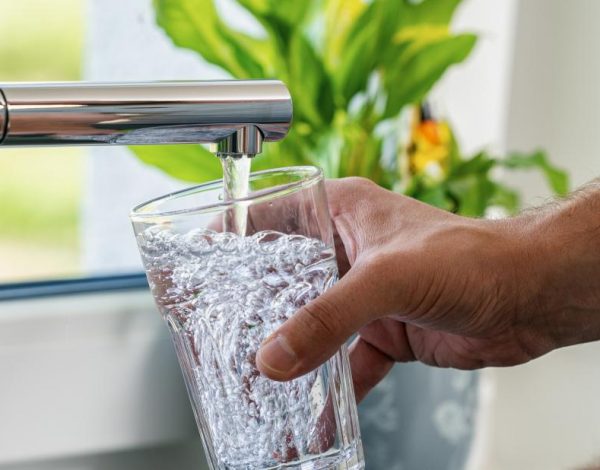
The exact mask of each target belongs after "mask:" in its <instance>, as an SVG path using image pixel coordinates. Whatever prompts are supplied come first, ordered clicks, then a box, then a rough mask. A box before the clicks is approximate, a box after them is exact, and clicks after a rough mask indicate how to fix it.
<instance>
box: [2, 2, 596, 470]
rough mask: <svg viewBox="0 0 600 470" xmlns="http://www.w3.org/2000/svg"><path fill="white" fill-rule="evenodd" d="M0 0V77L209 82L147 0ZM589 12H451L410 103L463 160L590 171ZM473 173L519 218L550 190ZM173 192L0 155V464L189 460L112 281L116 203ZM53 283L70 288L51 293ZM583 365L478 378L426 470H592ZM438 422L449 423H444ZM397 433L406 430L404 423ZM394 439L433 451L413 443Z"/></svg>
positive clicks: (563, 363)
mask: <svg viewBox="0 0 600 470" xmlns="http://www.w3.org/2000/svg"><path fill="white" fill-rule="evenodd" d="M190 3H193V2H190ZM417 3H418V2H417ZM217 5H218V7H219V11H220V12H221V13H222V15H223V16H224V17H226V18H227V19H228V22H229V23H231V24H233V25H235V26H236V27H237V28H239V29H241V30H246V31H250V32H252V31H254V30H255V29H256V27H257V26H256V24H255V21H253V18H251V17H250V15H248V14H247V13H245V12H244V11H242V10H240V9H239V7H236V5H235V4H234V2H233V1H227V0H222V1H218V2H217ZM0 7H2V8H1V11H2V14H0V82H8V81H51V80H57V81H69V80H84V79H85V80H92V81H127V80H160V79H212V78H227V76H228V75H227V73H225V72H224V71H223V70H222V69H221V68H219V67H216V66H215V65H214V64H210V63H208V62H206V61H205V60H202V58H200V57H199V56H198V55H197V54H196V53H194V52H193V51H190V50H187V49H181V48H176V47H175V46H174V45H173V44H172V42H171V40H170V39H169V37H168V36H167V34H166V33H165V31H164V30H163V29H161V28H159V27H158V26H157V25H156V20H155V11H154V10H153V8H152V2H151V1H150V0H129V1H127V2H122V1H119V0H53V1H52V2H48V1H45V0H0ZM599 17H600V2H597V1H595V0H571V1H569V2H566V1H564V0H504V1H503V2H498V1H494V0H464V1H463V2H462V4H461V5H460V6H459V7H458V10H457V12H456V14H455V15H454V18H453V20H452V30H453V31H460V32H463V31H467V32H474V33H476V34H477V35H478V37H479V39H478V41H477V44H476V45H475V47H474V49H473V51H472V52H471V54H470V56H469V57H468V58H467V59H466V61H465V62H464V63H462V64H460V65H458V66H455V67H452V68H450V69H449V71H448V72H447V73H446V74H445V75H444V76H443V78H442V79H441V80H440V81H439V82H438V83H437V84H436V85H435V87H434V88H433V89H432V90H431V92H430V93H429V94H428V98H427V101H428V103H429V104H430V105H431V107H432V109H434V110H435V112H436V113H437V115H438V117H439V119H440V120H442V119H443V120H444V121H445V120H447V121H448V122H450V123H451V124H452V129H453V133H454V136H455V138H456V140H457V141H458V142H460V146H461V149H462V152H463V153H464V154H465V155H466V154H474V153H475V152H478V151H479V150H481V149H486V151H488V152H490V153H492V154H494V155H505V154H508V153H509V152H511V151H513V150H519V151H522V152H533V151H534V150H536V149H543V150H545V151H546V152H547V154H548V156H549V158H550V159H551V161H552V162H553V164H554V165H556V166H557V167H559V168H561V169H564V170H566V172H567V173H568V174H569V176H570V183H571V187H572V188H575V187H577V186H579V185H581V184H583V183H585V182H586V181H589V180H591V179H593V178H595V177H598V176H599V175H600V157H599V155H600V143H599V141H598V139H597V131H596V126H597V123H598V122H600V91H599V89H598V86H597V84H598V83H600V55H598V51H597V44H600V30H599V29H598V28H597V24H596V23H597V21H596V19H597V18H599ZM493 176H494V178H496V179H497V180H498V181H501V182H502V183H503V184H504V183H505V184H507V185H509V186H511V187H512V188H514V189H516V190H517V191H518V192H519V193H520V194H521V195H522V199H523V203H524V205H525V206H528V205H536V204H540V203H543V202H544V201H546V200H547V199H548V198H549V197H550V196H551V194H552V191H551V189H550V187H549V186H548V185H547V183H546V181H545V180H544V178H543V175H542V173H540V172H539V171H533V170H521V171H516V172H507V171H505V170H502V169H498V171H497V172H495V173H493ZM187 184H189V183H187ZM185 185H186V183H184V182H182V181H180V180H178V179H175V178H173V177H171V176H167V175H166V174H165V173H164V172H162V171H160V170H159V169H157V168H156V167H153V166H148V165H145V164H144V163H142V162H141V161H140V160H139V159H137V158H135V156H134V155H133V154H132V153H131V151H130V150H128V149H126V148H98V149H93V150H87V149H82V148H56V149H48V148H44V149H2V150H1V151H0V201H1V203H0V283H2V287H1V288H0V377H1V379H0V380H1V383H2V384H3V385H2V387H0V469H3V470H9V469H14V470H18V469H21V470H23V469H38V468H39V469H46V468H56V469H58V468H60V469H71V468H72V469H75V468H77V469H88V468H90V469H95V468H111V469H119V468H128V469H130V468H138V467H139V468H142V467H143V468H174V467H176V466H178V468H201V467H199V466H198V465H200V464H199V463H198V462H200V461H201V457H200V454H201V452H200V444H199V442H198V440H197V438H196V437H195V429H194V425H193V422H192V418H191V413H190V408H189V405H188V404H187V400H186V399H185V392H184V391H183V388H182V385H181V380H180V378H179V375H178V374H179V372H178V369H177V364H176V362H175V360H174V358H173V353H172V350H171V348H170V345H169V342H168V338H167V337H166V330H165V331H163V327H162V325H161V323H160V319H159V318H158V315H157V314H156V313H155V312H154V307H153V305H152V301H151V299H150V296H149V294H148V293H146V292H145V291H144V290H143V289H141V288H140V289H134V288H132V289H130V290H127V289H126V288H127V287H128V286H129V287H132V286H131V285H129V284H128V285H122V286H119V282H123V283H124V282H131V279H134V284H135V283H136V282H137V283H138V284H139V286H140V287H141V286H143V280H142V277H141V276H139V273H140V272H141V264H140V262H139V259H138V254H137V250H136V247H135V242H134V239H133V236H132V234H131V229H130V227H129V222H128V219H127V214H128V212H129V210H130V209H131V207H133V205H135V204H137V203H140V202H142V201H144V200H146V199H149V198H150V197H154V196H157V195H159V194H162V193H165V192H167V191H171V190H174V189H177V188H180V187H183V186H185ZM99 276H101V277H102V279H113V280H115V281H114V282H112V284H111V287H110V288H107V289H104V288H103V287H102V286H99V285H98V284H94V282H93V280H94V279H96V280H97V279H98V277H99ZM119 276H124V277H123V278H119ZM127 276H129V277H127ZM73 278H75V279H88V280H89V283H88V284H86V286H87V287H84V288H81V287H73V286H72V285H71V287H69V285H70V284H68V282H69V281H66V282H67V284H66V288H64V286H63V284H59V285H61V286H63V288H61V289H59V290H53V289H54V287H55V286H56V284H55V282H56V281H57V280H59V282H62V281H60V280H66V279H73ZM125 278H126V281H125V280H122V281H119V279H125ZM134 287H135V286H134ZM44 289H46V291H44ZM44 292H46V293H47V292H50V293H52V294H53V295H51V296H48V295H46V294H44ZM2 299H4V300H2ZM599 357H600V346H599V345H594V344H591V345H585V346H578V347H575V348H569V349H567V350H563V351H558V352H555V353H553V354H550V355H548V356H547V357H544V358H542V359H541V360H539V361H537V362H535V363H533V364H528V365H525V366H521V367H516V368H511V369H505V370H494V369H493V370H486V371H484V372H483V373H482V374H481V375H480V377H479V387H478V389H477V403H478V406H477V412H476V414H475V416H474V417H472V418H469V423H468V425H469V426H472V427H473V429H475V431H474V432H473V434H472V435H473V436H474V439H473V442H472V445H471V447H470V448H471V451H470V452H469V455H468V458H466V459H463V461H462V462H461V463H460V464H456V462H455V463H453V464H452V466H451V465H450V464H448V466H447V467H446V466H444V464H443V463H440V464H439V466H438V467H435V468H469V469H490V470H495V469H524V470H525V469H528V470H530V469H563V468H584V467H585V466H586V465H588V466H591V465H592V464H593V463H594V462H598V459H600V401H599V400H598V399H597V397H598V396H600V374H598V358H599ZM452 419H454V418H452V416H451V417H450V418H449V421H448V422H449V423H450V424H452V423H454V424H455V425H457V426H458V425H460V420H461V419H463V418H460V417H458V418H456V419H455V421H452ZM456 420H458V424H456V423H457V421H456ZM397 432H398V433H399V435H401V434H402V433H410V432H411V428H410V423H407V424H406V426H405V427H402V426H400V428H399V429H398V430H397ZM398 439H401V437H398ZM413 442H417V445H419V446H422V447H423V450H424V452H427V453H435V452H436V450H435V448H430V446H431V442H430V441H428V439H427V437H426V436H423V438H422V440H419V439H416V441H415V440H414V439H413ZM389 445H393V444H389ZM444 458H445V457H444V456H443V455H442V456H440V461H441V462H443V461H444ZM367 462H368V461H367ZM175 463H176V464H175ZM367 468H370V467H369V464H368V463H367ZM372 468H376V467H372ZM377 468H388V469H389V468H396V467H393V466H392V463H390V464H389V466H382V467H377ZM397 468H403V469H404V470H406V469H409V468H410V469H412V468H424V467H418V466H408V465H407V466H404V467H397Z"/></svg>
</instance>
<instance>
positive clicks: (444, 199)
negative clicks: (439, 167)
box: [415, 185, 453, 211]
mask: <svg viewBox="0 0 600 470" xmlns="http://www.w3.org/2000/svg"><path fill="white" fill-rule="evenodd" d="M415 196H417V198H418V199H419V200H420V201H422V202H424V203H426V204H429V205H431V206H435V207H439V208H440V209H444V210H446V211H449V210H452V209H453V204H452V201H451V200H450V199H449V198H448V195H447V194H446V190H445V188H444V187H443V186H442V185H439V186H435V187H432V188H427V189H426V190H424V191H422V192H419V193H418V194H416V195H415Z"/></svg>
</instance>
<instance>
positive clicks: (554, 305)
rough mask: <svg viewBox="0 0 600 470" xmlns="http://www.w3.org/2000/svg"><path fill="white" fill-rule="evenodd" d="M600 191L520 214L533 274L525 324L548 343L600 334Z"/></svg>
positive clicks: (526, 263)
mask: <svg viewBox="0 0 600 470" xmlns="http://www.w3.org/2000/svg"><path fill="white" fill-rule="evenodd" d="M599 206H600V191H597V192H596V193H594V192H592V193H591V194H590V193H584V194H580V195H579V196H575V197H573V198H572V199H569V200H565V201H562V202H561V203H558V204H556V205H554V206H553V207H552V206H548V207H546V208H542V209H539V210H538V211H535V212H533V211H532V212H530V213H525V214H524V215H521V216H519V217H517V218H515V219H514V222H516V223H515V224H514V225H515V226H516V227H518V229H517V230H518V231H519V237H518V239H519V241H520V242H519V245H520V250H519V251H520V252H521V254H520V256H519V259H520V261H518V264H519V268H518V269H519V271H520V272H521V273H522V274H523V275H525V276H527V277H528V280H527V285H528V292H527V295H526V296H525V299H526V302H524V304H525V305H524V308H529V309H531V311H530V312H527V311H523V312H522V318H523V321H524V324H527V323H529V324H530V327H531V328H532V329H533V330H534V331H536V332H537V333H539V335H540V340H541V341H543V342H545V343H546V345H547V347H548V348H550V349H554V348H557V347H562V346H568V345H572V344H578V343H584V342H588V341H595V340H599V339H600V207H599Z"/></svg>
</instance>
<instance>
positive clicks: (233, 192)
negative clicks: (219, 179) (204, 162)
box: [221, 155, 252, 237]
mask: <svg viewBox="0 0 600 470" xmlns="http://www.w3.org/2000/svg"><path fill="white" fill-rule="evenodd" d="M251 161H252V159H251V158H249V157H248V156H246V155H243V156H241V157H236V158H234V157H225V158H221V164H222V165H223V191H224V198H225V201H231V200H238V199H243V198H245V197H247V196H248V190H249V186H250V182H249V177H250V162H251ZM247 220H248V204H247V203H246V202H243V201H242V202H238V203H235V204H233V206H232V207H231V209H229V210H227V211H225V215H224V220H223V225H224V226H223V231H224V232H230V233H235V234H236V235H239V236H241V237H243V236H246V228H247V227H246V225H247Z"/></svg>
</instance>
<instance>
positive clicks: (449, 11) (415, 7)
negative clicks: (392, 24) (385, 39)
mask: <svg viewBox="0 0 600 470" xmlns="http://www.w3.org/2000/svg"><path fill="white" fill-rule="evenodd" d="M402 3H403V5H402V6H403V7H404V8H403V10H402V15H401V17H400V20H401V21H400V24H399V25H398V26H399V27H398V29H401V28H405V27H407V26H414V25H423V24H429V25H448V24H449V23H450V20H451V19H452V16H453V15H454V12H455V11H456V8H457V7H458V5H460V3H461V0H423V1H421V2H414V1H410V0H403V2H402Z"/></svg>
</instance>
